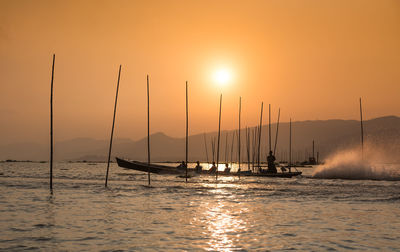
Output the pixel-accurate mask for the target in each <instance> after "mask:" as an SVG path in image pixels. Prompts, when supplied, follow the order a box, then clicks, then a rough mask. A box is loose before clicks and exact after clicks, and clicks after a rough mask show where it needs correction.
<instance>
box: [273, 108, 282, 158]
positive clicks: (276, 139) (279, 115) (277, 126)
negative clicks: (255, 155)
mask: <svg viewBox="0 0 400 252" xmlns="http://www.w3.org/2000/svg"><path fill="white" fill-rule="evenodd" d="M280 117H281V108H279V110H278V123H277V124H276V135H275V143H274V155H275V152H276V144H277V143H278V131H279V119H280Z"/></svg>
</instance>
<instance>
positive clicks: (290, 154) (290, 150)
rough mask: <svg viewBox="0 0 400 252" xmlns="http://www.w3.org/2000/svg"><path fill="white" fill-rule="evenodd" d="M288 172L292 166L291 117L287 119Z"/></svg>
mask: <svg viewBox="0 0 400 252" xmlns="http://www.w3.org/2000/svg"><path fill="white" fill-rule="evenodd" d="M288 166H289V172H290V168H291V166H292V118H290V120H289V165H288Z"/></svg>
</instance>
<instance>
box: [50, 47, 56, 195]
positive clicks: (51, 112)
mask: <svg viewBox="0 0 400 252" xmlns="http://www.w3.org/2000/svg"><path fill="white" fill-rule="evenodd" d="M55 61H56V55H55V54H53V66H52V67H51V85H50V86H51V87H50V191H53V147H54V146H53V141H54V138H53V80H54V64H55Z"/></svg>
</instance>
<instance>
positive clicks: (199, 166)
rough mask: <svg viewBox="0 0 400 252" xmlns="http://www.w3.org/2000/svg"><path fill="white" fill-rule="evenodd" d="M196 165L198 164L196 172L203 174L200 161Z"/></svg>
mask: <svg viewBox="0 0 400 252" xmlns="http://www.w3.org/2000/svg"><path fill="white" fill-rule="evenodd" d="M196 163H197V164H196V167H195V171H196V172H197V173H201V171H202V170H203V167H202V166H201V165H200V162H199V161H197V162H196Z"/></svg>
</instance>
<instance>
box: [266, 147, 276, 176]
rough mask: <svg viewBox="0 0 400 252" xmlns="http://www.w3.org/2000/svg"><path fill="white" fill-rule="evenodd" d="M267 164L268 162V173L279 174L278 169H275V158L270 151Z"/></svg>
mask: <svg viewBox="0 0 400 252" xmlns="http://www.w3.org/2000/svg"><path fill="white" fill-rule="evenodd" d="M267 162H268V170H267V172H270V173H277V170H276V167H275V156H274V155H273V154H272V151H269V155H268V157H267Z"/></svg>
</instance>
